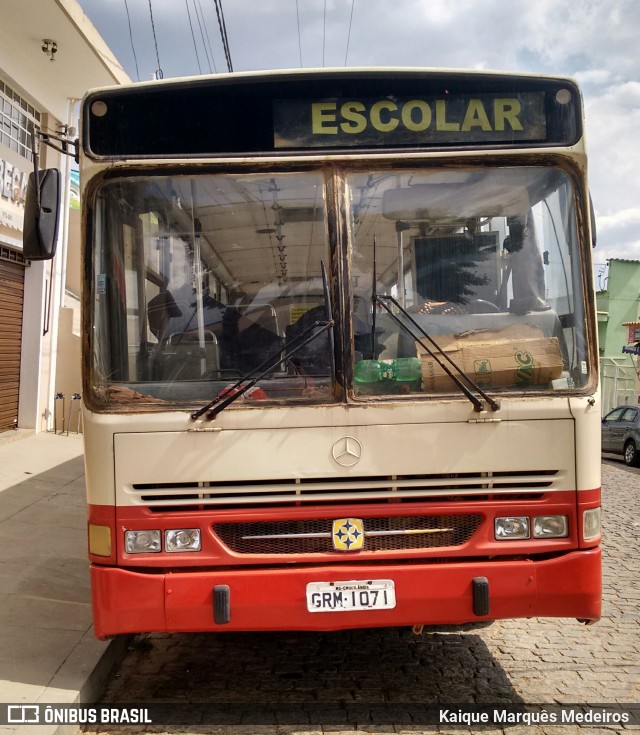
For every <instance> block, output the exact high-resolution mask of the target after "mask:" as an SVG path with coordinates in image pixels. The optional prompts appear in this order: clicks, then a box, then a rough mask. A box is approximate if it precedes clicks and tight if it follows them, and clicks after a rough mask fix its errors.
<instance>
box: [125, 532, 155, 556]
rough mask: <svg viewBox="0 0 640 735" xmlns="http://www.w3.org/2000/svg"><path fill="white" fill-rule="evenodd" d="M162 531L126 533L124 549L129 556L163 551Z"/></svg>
mask: <svg viewBox="0 0 640 735" xmlns="http://www.w3.org/2000/svg"><path fill="white" fill-rule="evenodd" d="M160 539H161V536H160V531H125V534H124V548H125V551H126V552H127V554H153V553H156V552H158V551H161V548H160Z"/></svg>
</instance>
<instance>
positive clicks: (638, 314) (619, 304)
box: [596, 258, 640, 413]
mask: <svg viewBox="0 0 640 735" xmlns="http://www.w3.org/2000/svg"><path fill="white" fill-rule="evenodd" d="M607 264H608V271H607V280H606V287H605V288H604V289H602V290H600V291H598V292H597V293H596V305H597V312H598V342H599V348H600V376H601V381H602V409H603V413H607V412H608V411H609V410H610V409H611V408H614V407H615V406H618V405H621V404H625V403H637V402H638V395H639V390H640V386H639V384H638V368H639V362H638V361H639V360H640V358H639V357H638V356H637V354H635V353H634V350H633V349H632V348H633V347H634V343H633V342H631V343H630V342H629V337H630V330H629V326H630V325H632V324H634V323H636V322H638V320H639V318H640V261H637V260H623V259H618V258H611V259H610V260H608V261H607Z"/></svg>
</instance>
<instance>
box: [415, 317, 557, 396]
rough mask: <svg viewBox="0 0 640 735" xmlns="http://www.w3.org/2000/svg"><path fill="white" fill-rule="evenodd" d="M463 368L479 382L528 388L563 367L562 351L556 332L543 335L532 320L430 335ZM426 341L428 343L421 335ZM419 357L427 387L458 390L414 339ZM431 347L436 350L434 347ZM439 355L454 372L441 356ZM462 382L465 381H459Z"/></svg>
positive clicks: (432, 390) (547, 380)
mask: <svg viewBox="0 0 640 735" xmlns="http://www.w3.org/2000/svg"><path fill="white" fill-rule="evenodd" d="M433 338H434V340H435V341H436V342H437V344H438V345H440V347H441V348H442V350H443V351H444V352H445V353H446V354H447V355H448V356H449V357H450V358H451V359H452V360H453V361H454V362H455V363H456V365H458V366H459V367H460V369H461V370H464V372H465V373H466V374H467V375H468V376H469V377H470V378H471V379H472V380H474V381H475V382H476V383H477V384H478V385H479V386H480V387H482V388H514V389H515V390H526V389H527V388H532V387H536V386H542V387H546V386H548V385H549V383H550V382H551V381H552V380H555V379H556V378H559V377H560V374H561V373H562V368H563V364H562V355H561V353H560V346H559V344H558V339H557V338H556V337H545V336H544V333H543V332H542V330H541V329H540V328H539V327H536V326H534V325H532V324H512V325H510V326H508V327H504V328H503V329H481V330H475V331H470V332H463V333H460V334H446V335H438V336H434V337H433ZM424 342H425V344H428V345H429V347H432V345H431V344H430V343H429V342H428V340H424ZM417 348H418V356H419V357H420V360H421V362H422V384H423V389H424V390H425V391H426V392H428V393H447V392H449V393H450V392H454V391H458V390H459V389H458V387H457V386H456V385H455V383H454V382H453V380H451V378H450V377H449V376H448V375H447V374H446V372H445V371H444V370H443V369H442V368H441V367H440V366H439V365H438V363H437V362H436V361H435V360H434V359H433V357H431V356H430V355H429V354H428V353H426V352H425V350H424V348H423V347H422V346H421V345H420V344H417ZM433 352H435V353H436V354H437V355H438V352H437V350H436V349H435V348H434V349H433ZM438 356H439V357H440V359H441V360H442V361H443V362H444V363H445V364H446V365H447V366H448V367H449V368H450V369H451V371H452V372H453V373H454V375H455V374H456V371H455V369H454V368H453V367H452V366H451V365H450V364H449V362H448V361H447V360H445V358H443V357H442V356H440V355H438ZM463 382H464V381H463Z"/></svg>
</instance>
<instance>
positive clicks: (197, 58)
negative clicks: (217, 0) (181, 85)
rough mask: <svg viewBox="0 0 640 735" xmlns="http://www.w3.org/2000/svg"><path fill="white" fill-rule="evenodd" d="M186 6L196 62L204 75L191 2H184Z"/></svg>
mask: <svg viewBox="0 0 640 735" xmlns="http://www.w3.org/2000/svg"><path fill="white" fill-rule="evenodd" d="M125 1H126V0H125ZM184 4H185V5H186V6H187V16H188V18H189V28H191V38H192V39H193V49H194V51H195V52H196V61H197V62H198V71H199V72H200V74H202V67H201V66H200V57H199V56H198V44H197V43H196V35H195V33H194V32H193V23H192V22H191V12H190V11H189V0H184Z"/></svg>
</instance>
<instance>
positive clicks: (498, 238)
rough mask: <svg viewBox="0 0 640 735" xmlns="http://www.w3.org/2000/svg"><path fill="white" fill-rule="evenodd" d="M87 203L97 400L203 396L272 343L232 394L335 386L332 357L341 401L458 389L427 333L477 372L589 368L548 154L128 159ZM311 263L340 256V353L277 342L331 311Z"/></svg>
mask: <svg viewBox="0 0 640 735" xmlns="http://www.w3.org/2000/svg"><path fill="white" fill-rule="evenodd" d="M328 182H333V183H332V186H334V187H335V192H338V194H337V196H335V197H334V196H331V197H330V196H328V195H327V190H328V186H329V185H330V184H329V183H328ZM334 200H336V201H337V202H338V203H337V204H336V205H333V204H331V205H329V202H333V201H334ZM343 211H344V212H346V213H347V217H346V218H344V217H343V216H342V214H341V213H342V212H343ZM92 212H93V222H92V227H93V232H94V235H93V237H94V241H95V247H94V248H93V292H92V296H91V298H92V311H93V314H92V320H93V325H94V330H93V334H92V337H91V339H92V364H91V371H92V373H91V384H92V387H93V399H94V401H96V402H97V403H99V404H102V405H112V406H118V405H127V406H130V405H131V403H132V402H135V403H136V404H137V405H140V406H146V407H147V408H151V407H153V406H158V405H160V406H161V405H167V404H171V405H185V406H186V405H188V406H197V405H198V404H199V403H200V404H202V403H206V402H209V401H210V400H211V399H212V398H214V397H215V396H216V395H218V394H220V393H222V392H224V391H225V389H227V388H228V386H229V385H233V384H234V383H236V382H238V381H240V380H242V379H243V378H244V377H245V376H248V375H251V374H252V372H253V374H256V371H258V372H259V369H260V366H261V365H262V364H263V363H264V362H265V361H268V360H269V359H270V358H274V357H275V358H277V356H278V355H279V354H281V355H283V357H282V359H281V362H278V360H277V359H276V365H275V367H274V368H273V369H271V370H270V371H269V372H268V374H266V375H264V377H263V378H262V379H261V380H260V381H259V383H258V384H257V385H256V386H255V387H254V388H253V389H252V390H250V391H248V392H247V394H246V395H245V396H243V400H251V401H252V405H257V404H255V403H253V402H255V401H259V402H260V404H261V405H264V404H265V403H266V404H269V403H271V402H273V401H279V402H282V401H284V402H287V401H289V402H291V401H292V402H307V403H308V402H325V403H326V402H330V401H335V400H338V398H337V397H338V396H341V395H342V396H344V395H346V394H345V392H344V391H343V390H341V391H338V390H337V389H336V385H335V384H334V383H335V375H340V376H342V375H344V376H345V378H344V379H345V382H346V383H347V384H346V386H345V387H346V389H347V391H348V393H347V394H348V395H350V396H351V398H352V399H354V400H363V399H366V400H369V399H370V398H371V397H372V396H375V397H382V398H385V397H393V398H398V397H401V396H403V395H410V396H411V397H412V398H424V399H428V398H429V397H430V396H433V395H435V394H438V395H441V394H456V393H458V392H459V391H458V389H457V388H456V386H455V384H454V383H453V382H452V381H451V379H450V377H449V376H447V374H446V373H445V372H443V370H442V367H441V365H440V361H439V360H438V359H436V358H434V355H433V354H432V349H433V348H431V344H430V343H428V342H425V338H424V334H425V333H426V334H428V335H429V336H430V337H432V338H433V339H434V340H435V341H436V342H437V344H438V346H439V348H441V349H442V351H444V352H445V353H446V354H447V355H448V356H450V358H451V359H452V360H453V361H454V364H455V365H457V366H458V367H457V369H459V370H464V371H465V372H466V373H468V374H470V375H471V377H472V378H473V380H474V381H476V383H477V384H479V385H481V386H482V387H483V388H486V389H491V390H494V391H522V390H543V391H545V390H554V391H557V390H566V389H573V388H580V387H583V386H584V385H585V384H586V381H587V378H588V365H589V359H588V354H587V340H586V334H585V331H584V330H585V323H586V320H585V313H584V294H583V291H582V282H583V279H582V274H581V271H580V268H579V263H580V259H579V255H578V244H577V234H576V232H577V222H576V220H577V216H576V192H574V190H573V188H572V184H571V180H570V179H569V177H568V176H566V175H565V174H564V173H563V172H562V171H560V170H558V169H555V168H552V167H548V166H547V167H542V166H538V167H522V166H518V167H493V168H458V167H456V168H455V169H451V168H448V169H447V168H429V169H424V168H423V169H419V170H406V169H402V170H389V169H385V170H380V171H377V170H374V169H370V170H363V169H362V168H360V169H358V170H354V171H351V172H347V173H346V174H345V173H343V172H342V171H338V170H336V171H335V172H332V173H327V172H322V173H321V172H317V171H303V172H294V173H268V174H263V173H261V174H243V173H239V174H232V173H225V174H197V175H183V174H180V175H163V176H160V175H153V176H140V175H137V176H126V177H122V178H117V179H115V178H114V179H113V180H107V181H106V182H104V183H103V184H102V185H101V187H100V188H99V189H97V191H96V194H95V197H94V200H93V207H92ZM329 232H333V233H336V236H335V240H334V242H333V243H332V244H331V246H330V239H329V235H328V233H329ZM345 256H346V257H345ZM323 263H324V264H325V265H326V266H329V265H330V264H333V272H338V271H340V269H341V268H345V269H346V270H344V271H341V272H344V273H346V274H347V275H346V277H345V278H343V279H342V281H341V288H342V289H343V298H340V299H338V300H337V301H338V303H339V304H346V305H347V306H346V307H343V309H344V310H345V312H346V313H342V314H340V313H339V309H338V307H337V305H336V304H334V305H333V312H334V314H335V315H336V317H337V318H336V323H337V325H338V326H339V330H340V331H339V333H338V334H336V335H335V339H336V341H338V340H339V343H340V344H341V345H343V346H344V345H346V349H345V348H344V347H343V348H342V349H341V350H340V351H339V352H337V354H338V359H340V360H342V361H343V363H344V364H343V365H342V366H340V367H339V369H338V370H336V366H335V365H332V360H333V357H334V351H333V350H332V349H331V347H332V345H331V340H332V339H333V336H334V335H333V334H332V332H331V331H327V330H325V331H324V332H323V333H322V334H319V335H318V338H317V339H313V340H310V341H309V342H308V344H306V345H305V347H304V348H303V349H301V350H299V351H297V352H295V354H293V355H291V356H290V357H287V358H286V359H285V356H284V355H285V352H286V348H287V345H289V344H291V342H292V340H295V339H296V338H297V337H299V336H300V334H302V333H304V332H305V330H308V329H309V327H310V326H311V325H313V324H314V322H316V321H320V322H322V321H323V320H326V319H327V318H328V314H329V313H331V311H332V310H331V309H328V308H327V307H328V305H327V303H326V300H327V295H328V289H327V284H326V282H325V279H323V275H322V271H323V267H322V266H323ZM374 276H375V278H374ZM384 297H390V301H389V303H390V307H389V308H388V309H386V310H385V309H384V308H382V307H381V306H380V303H379V301H378V302H376V298H378V299H382V298H384ZM394 301H395V302H396V304H397V306H396V305H394V303H393V302H394ZM398 306H399V307H401V308H398ZM405 312H406V313H407V314H408V315H410V316H411V319H410V320H407V319H406V314H405ZM412 322H413V324H412ZM416 325H417V326H418V328H419V329H418V331H416ZM430 348H431V349H430ZM435 351H436V352H437V350H435Z"/></svg>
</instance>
